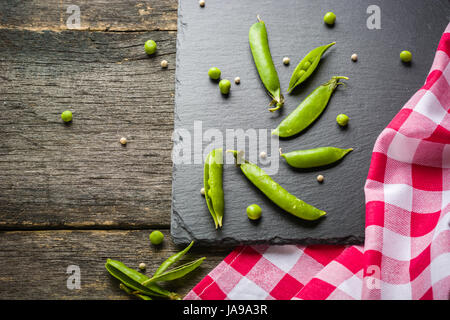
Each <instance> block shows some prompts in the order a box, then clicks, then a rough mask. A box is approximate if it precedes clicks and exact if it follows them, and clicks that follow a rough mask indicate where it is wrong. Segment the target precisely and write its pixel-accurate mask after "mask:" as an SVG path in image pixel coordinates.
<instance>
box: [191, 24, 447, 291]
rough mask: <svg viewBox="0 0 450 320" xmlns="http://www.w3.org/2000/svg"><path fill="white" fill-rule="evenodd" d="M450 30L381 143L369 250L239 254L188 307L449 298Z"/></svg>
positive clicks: (369, 190) (370, 199)
mask: <svg viewBox="0 0 450 320" xmlns="http://www.w3.org/2000/svg"><path fill="white" fill-rule="evenodd" d="M449 61H450V24H449V25H448V26H447V29H446V30H445V32H444V34H443V36H442V38H441V41H440V43H439V46H438V49H437V53H436V57H435V59H434V62H433V66H432V68H431V71H430V73H429V75H428V77H427V80H426V82H425V85H424V86H423V87H422V88H421V89H420V90H419V91H418V92H417V93H416V94H415V95H414V96H413V97H412V98H411V99H410V100H409V101H408V102H407V103H406V105H405V106H404V107H403V108H402V109H401V111H400V112H399V113H398V114H397V115H396V116H395V118H394V119H393V120H392V121H391V123H390V124H389V125H388V127H387V128H386V129H385V130H384V131H383V132H382V133H381V134H380V136H379V137H378V139H377V141H376V143H375V147H374V150H373V155H372V162H371V165H370V170H369V174H368V177H367V181H366V185H365V194H366V229H365V231H366V237H365V243H364V247H362V246H347V247H344V246H308V247H302V246H296V245H285V246H243V247H238V248H236V249H235V250H234V251H233V252H232V253H231V254H230V255H229V256H227V257H226V258H225V260H224V261H223V262H221V263H220V264H219V265H218V266H217V267H216V268H215V269H214V270H213V271H212V272H211V273H210V274H209V275H208V276H206V277H205V278H204V279H203V280H202V281H201V282H200V283H199V284H197V286H195V287H194V288H193V289H192V291H191V292H189V294H188V295H187V296H186V298H185V299H450V90H449V89H450V64H449Z"/></svg>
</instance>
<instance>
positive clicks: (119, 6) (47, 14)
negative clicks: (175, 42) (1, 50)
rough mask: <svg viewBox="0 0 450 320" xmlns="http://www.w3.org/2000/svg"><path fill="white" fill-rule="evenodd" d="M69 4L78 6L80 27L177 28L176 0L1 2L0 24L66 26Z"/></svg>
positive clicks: (44, 27) (33, 27)
mask: <svg viewBox="0 0 450 320" xmlns="http://www.w3.org/2000/svg"><path fill="white" fill-rule="evenodd" d="M70 5H77V6H78V7H79V8H80V20H81V21H80V22H81V27H80V30H90V31H123V32H130V31H152V30H166V31H168V30H172V31H174V30H176V28H177V0H165V1H158V0H138V1H136V0H95V1H92V0H77V1H72V0H44V1H20V0H3V1H1V2H0V28H14V29H16V28H17V29H27V30H32V31H42V30H53V31H62V30H67V24H66V22H67V20H68V19H69V17H70V16H71V12H69V13H68V12H67V9H68V7H69V6H70Z"/></svg>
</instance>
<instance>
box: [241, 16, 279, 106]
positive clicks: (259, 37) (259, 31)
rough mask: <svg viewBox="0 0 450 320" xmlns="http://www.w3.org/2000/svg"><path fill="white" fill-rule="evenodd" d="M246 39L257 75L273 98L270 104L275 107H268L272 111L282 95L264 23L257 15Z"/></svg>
mask: <svg viewBox="0 0 450 320" xmlns="http://www.w3.org/2000/svg"><path fill="white" fill-rule="evenodd" d="M248 40H249V43H250V49H251V51H252V55H253V60H254V61H255V65H256V69H258V73H259V77H260V78H261V81H262V83H263V84H264V86H265V87H266V89H267V91H268V93H269V95H270V97H271V98H272V99H273V100H272V102H271V103H270V106H272V105H275V107H274V108H270V109H269V110H270V111H271V112H273V111H275V110H278V109H280V108H281V107H282V106H283V104H284V97H283V95H282V94H281V87H280V80H279V78H278V74H277V70H276V69H275V65H274V64H273V60H272V56H271V54H270V49H269V41H268V39H267V30H266V25H265V24H264V21H262V20H261V19H260V18H259V16H258V22H256V23H255V24H253V25H252V26H251V27H250V30H249V32H248Z"/></svg>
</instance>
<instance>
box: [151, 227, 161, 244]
mask: <svg viewBox="0 0 450 320" xmlns="http://www.w3.org/2000/svg"><path fill="white" fill-rule="evenodd" d="M163 240H164V235H163V234H162V232H161V231H159V230H155V231H153V232H152V233H150V242H151V243H152V244H154V245H158V244H161V243H162V242H163Z"/></svg>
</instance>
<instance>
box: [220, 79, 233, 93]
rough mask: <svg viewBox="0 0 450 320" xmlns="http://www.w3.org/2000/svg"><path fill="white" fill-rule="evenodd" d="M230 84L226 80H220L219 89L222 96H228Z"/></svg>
mask: <svg viewBox="0 0 450 320" xmlns="http://www.w3.org/2000/svg"><path fill="white" fill-rule="evenodd" d="M230 87H231V82H230V80H227V79H222V80H220V82H219V89H220V92H222V94H228V93H229V92H230Z"/></svg>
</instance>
